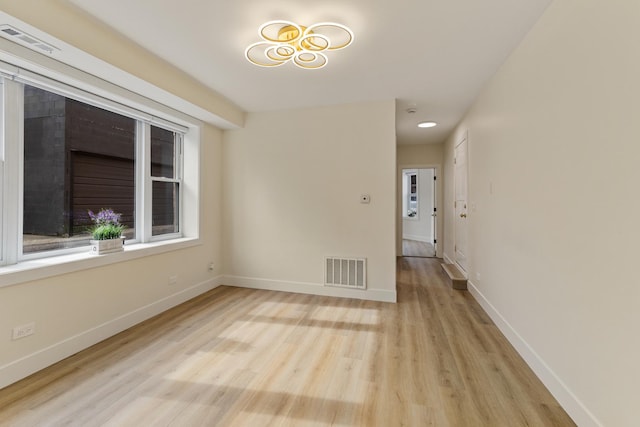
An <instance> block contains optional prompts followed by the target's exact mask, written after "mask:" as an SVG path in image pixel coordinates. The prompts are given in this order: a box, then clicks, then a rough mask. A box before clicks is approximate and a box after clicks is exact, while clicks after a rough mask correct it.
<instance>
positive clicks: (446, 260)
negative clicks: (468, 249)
mask: <svg viewBox="0 0 640 427" xmlns="http://www.w3.org/2000/svg"><path fill="white" fill-rule="evenodd" d="M442 259H443V260H444V262H446V263H447V264H455V262H453V260H452V259H451V258H449V255H447V254H445V253H443V254H442Z"/></svg>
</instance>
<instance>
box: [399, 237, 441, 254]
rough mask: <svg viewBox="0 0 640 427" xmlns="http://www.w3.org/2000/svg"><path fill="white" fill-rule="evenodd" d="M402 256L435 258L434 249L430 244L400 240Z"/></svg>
mask: <svg viewBox="0 0 640 427" xmlns="http://www.w3.org/2000/svg"><path fill="white" fill-rule="evenodd" d="M402 256H417V257H426V258H433V257H435V256H436V249H435V248H434V247H433V244H431V243H427V242H419V241H417V240H409V239H402Z"/></svg>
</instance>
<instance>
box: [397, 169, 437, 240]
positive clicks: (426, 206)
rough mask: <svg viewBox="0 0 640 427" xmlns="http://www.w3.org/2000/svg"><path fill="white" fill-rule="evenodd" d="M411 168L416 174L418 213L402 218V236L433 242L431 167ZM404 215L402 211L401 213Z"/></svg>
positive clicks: (432, 171) (432, 174)
mask: <svg viewBox="0 0 640 427" xmlns="http://www.w3.org/2000/svg"><path fill="white" fill-rule="evenodd" d="M407 170H413V171H415V172H417V174H418V214H417V215H416V216H415V217H412V218H403V219H402V238H403V239H410V240H417V241H419V242H429V243H433V217H432V216H431V214H433V196H434V194H433V193H434V191H433V190H434V188H433V187H434V182H433V176H434V170H433V169H404V171H407ZM403 215H404V213H403Z"/></svg>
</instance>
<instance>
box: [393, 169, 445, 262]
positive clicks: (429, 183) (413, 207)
mask: <svg viewBox="0 0 640 427" xmlns="http://www.w3.org/2000/svg"><path fill="white" fill-rule="evenodd" d="M436 179H437V178H436V169H435V168H404V169H402V170H401V180H402V256H405V257H423V258H433V257H435V256H436V244H437V236H436V219H437V208H436Z"/></svg>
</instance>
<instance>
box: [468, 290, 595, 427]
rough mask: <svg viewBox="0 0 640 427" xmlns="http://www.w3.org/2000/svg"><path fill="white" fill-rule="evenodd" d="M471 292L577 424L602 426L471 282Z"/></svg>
mask: <svg viewBox="0 0 640 427" xmlns="http://www.w3.org/2000/svg"><path fill="white" fill-rule="evenodd" d="M467 285H468V287H467V288H468V290H469V292H470V293H471V295H473V297H474V298H475V300H476V301H478V303H479V304H480V305H481V306H482V308H483V309H484V311H485V312H486V313H487V314H488V315H489V317H491V320H493V322H494V323H495V324H496V326H497V327H498V329H500V331H501V332H502V334H503V335H504V336H505V337H506V338H507V340H508V341H509V342H510V343H511V345H513V347H514V348H515V349H516V351H517V352H518V353H519V354H520V356H521V357H522V358H523V359H524V360H525V362H526V363H527V365H529V367H530V368H531V369H532V370H533V372H534V373H535V374H536V375H537V376H538V378H539V379H540V380H541V381H542V383H543V384H544V385H545V386H546V387H547V389H549V391H550V392H551V394H552V395H553V397H555V398H556V400H557V401H558V403H560V405H561V406H562V407H563V408H564V410H565V411H566V412H567V414H569V416H570V417H571V418H572V419H573V421H574V422H575V423H576V424H577V425H579V426H584V427H586V426H593V427H602V423H600V422H599V421H598V419H597V418H596V417H595V416H594V415H593V414H592V413H591V412H590V411H589V409H587V407H586V406H584V404H583V403H582V402H581V401H580V399H578V397H577V396H576V395H575V394H573V392H572V391H571V390H570V389H569V388H568V387H567V385H566V384H565V383H564V382H563V381H562V380H561V379H560V378H559V377H558V376H557V375H556V373H555V372H553V370H552V369H551V368H550V367H549V365H547V364H546V363H545V361H544V360H543V359H542V358H541V357H540V356H539V355H538V353H536V351H535V350H534V349H533V348H532V347H531V346H530V345H529V343H527V342H526V341H525V340H524V338H522V336H520V334H519V333H518V332H517V331H516V330H515V329H514V328H513V327H512V326H511V324H510V323H509V322H508V321H507V319H505V318H504V316H502V314H500V312H499V311H498V310H497V309H496V308H495V307H494V306H493V304H491V302H489V300H488V299H487V298H486V297H485V296H484V295H483V294H482V292H480V290H479V289H478V288H477V286H475V285H474V284H473V282H471V281H468V282H467Z"/></svg>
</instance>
